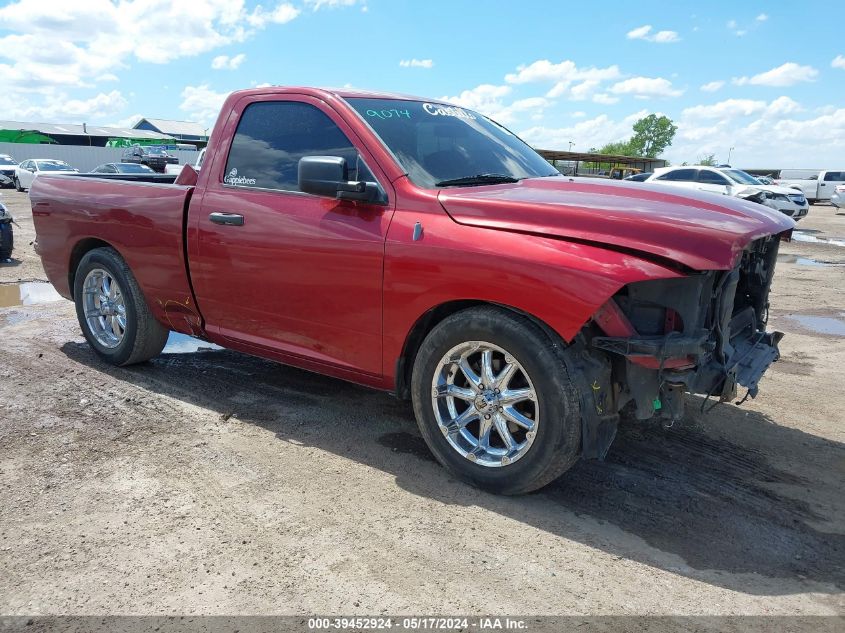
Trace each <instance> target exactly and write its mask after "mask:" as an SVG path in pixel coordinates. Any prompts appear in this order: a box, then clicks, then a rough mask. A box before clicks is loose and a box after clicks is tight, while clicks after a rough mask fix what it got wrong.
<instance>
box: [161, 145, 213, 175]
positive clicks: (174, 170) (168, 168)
mask: <svg viewBox="0 0 845 633" xmlns="http://www.w3.org/2000/svg"><path fill="white" fill-rule="evenodd" d="M203 158H205V148H202V149H201V150H200V153H199V156H197V160H196V162H195V163H194V169H195V170H197V171H199V170H200V168H201V167H202V159H203ZM183 167H184V165H165V166H164V173H165V174H176V175H177V176H178V175H179V174H181V173H182V168H183Z"/></svg>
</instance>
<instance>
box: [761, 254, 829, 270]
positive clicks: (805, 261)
mask: <svg viewBox="0 0 845 633" xmlns="http://www.w3.org/2000/svg"><path fill="white" fill-rule="evenodd" d="M778 261H779V262H783V263H784V264H798V265H799V266H816V267H820V268H824V267H825V266H845V262H841V263H840V262H824V261H819V260H817V259H811V258H810V257H798V256H797V255H786V254H784V253H781V254H780V255H778Z"/></svg>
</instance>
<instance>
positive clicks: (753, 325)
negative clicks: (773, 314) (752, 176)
mask: <svg viewBox="0 0 845 633" xmlns="http://www.w3.org/2000/svg"><path fill="white" fill-rule="evenodd" d="M778 245H779V236H771V237H767V238H763V239H760V240H757V241H755V242H753V243H752V244H751V245H749V247H748V248H746V249H745V251H744V252H743V255H742V257H741V258H740V259H739V261H738V262H737V264H736V266H734V268H732V269H731V270H728V271H705V272H698V273H693V274H690V275H688V276H686V277H680V278H674V279H662V280H649V281H643V282H638V283H633V284H629V285H627V286H626V287H625V288H623V289H622V290H621V291H620V292H619V293H617V294H616V295H615V296H614V297H613V298H612V299H611V300H610V301H608V302H607V303H606V304H605V305H604V306H603V307H602V308H601V309H600V310H599V312H598V313H597V314H596V315H595V317H594V319H593V322H592V323H591V325H590V326H588V328H586V330H585V339H586V341H585V344H586V345H585V346H586V347H588V348H590V349H592V350H594V353H596V355H597V357H600V356H605V357H606V358H607V360H608V363H609V365H608V371H607V372H606V376H607V381H606V383H605V384H604V385H602V384H601V383H600V382H596V383H595V384H596V385H598V386H599V387H600V388H602V389H604V390H606V393H607V394H611V396H609V397H612V398H615V402H614V403H613V405H612V407H613V408H614V409H615V410H617V411H621V410H622V409H623V408H625V407H626V406H630V407H631V408H632V412H633V413H634V414H635V415H636V417H637V418H639V419H648V418H651V417H653V416H655V415H659V416H661V417H666V418H668V419H673V420H674V419H678V418H680V417H681V415H682V414H683V395H684V394H685V393H691V394H700V395H703V396H705V398H706V401H708V400H711V399H712V401H713V402H714V403H716V402H720V401H727V400H731V399H733V398H735V397H736V395H737V386H738V385H740V386H743V387H745V388H746V389H747V390H748V395H749V396H751V397H752V398H753V397H754V396H756V395H757V383H758V381H759V380H760V378H761V377H762V375H763V373H764V372H765V371H766V369H768V367H769V365H770V364H771V363H772V362H774V361H775V360H777V358H778V356H779V352H778V347H777V344H778V341H779V340H780V338H781V336H782V334H781V333H780V332H771V333H769V332H766V322H767V320H768V312H769V290H770V288H771V283H772V277H773V275H774V267H775V262H776V259H777V252H778ZM594 389H595V388H594ZM605 408H610V403H606V405H605Z"/></svg>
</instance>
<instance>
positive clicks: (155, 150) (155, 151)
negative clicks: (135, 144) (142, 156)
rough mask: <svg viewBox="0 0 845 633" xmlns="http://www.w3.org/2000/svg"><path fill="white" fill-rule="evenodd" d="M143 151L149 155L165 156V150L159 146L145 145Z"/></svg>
mask: <svg viewBox="0 0 845 633" xmlns="http://www.w3.org/2000/svg"><path fill="white" fill-rule="evenodd" d="M144 153H146V154H149V155H150V156H167V152H166V151H165V150H163V149H162V148H161V147H145V148H144Z"/></svg>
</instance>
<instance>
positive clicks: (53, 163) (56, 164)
mask: <svg viewBox="0 0 845 633" xmlns="http://www.w3.org/2000/svg"><path fill="white" fill-rule="evenodd" d="M35 163H36V164H37V165H38V171H73V167H71V166H70V165H68V164H67V163H63V162H62V161H60V160H37V161H35Z"/></svg>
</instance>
